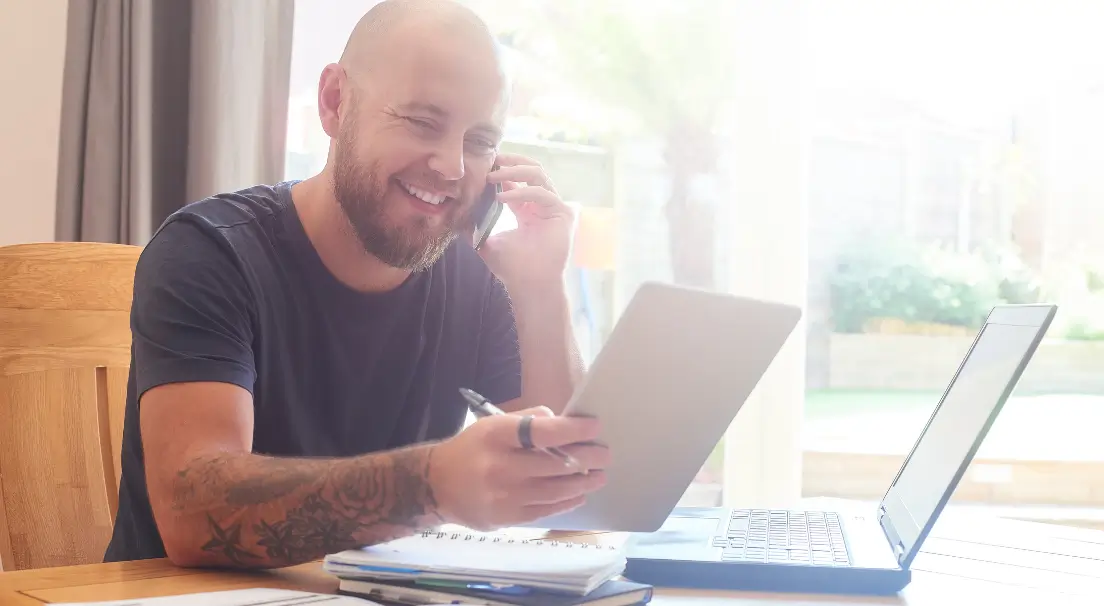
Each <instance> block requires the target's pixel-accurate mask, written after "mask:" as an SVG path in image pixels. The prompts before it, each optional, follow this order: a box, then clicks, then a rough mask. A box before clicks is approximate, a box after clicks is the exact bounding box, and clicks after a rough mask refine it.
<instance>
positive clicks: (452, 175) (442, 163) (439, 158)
mask: <svg viewBox="0 0 1104 606" xmlns="http://www.w3.org/2000/svg"><path fill="white" fill-rule="evenodd" d="M429 168H430V169H431V170H433V171H434V172H436V173H437V174H439V175H441V178H442V179H446V180H448V181H459V180H460V179H463V178H464V143H463V141H460V142H453V141H442V142H441V144H440V145H438V146H437V148H436V149H435V150H433V155H432V156H431V157H430V159H429Z"/></svg>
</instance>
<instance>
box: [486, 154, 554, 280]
mask: <svg viewBox="0 0 1104 606" xmlns="http://www.w3.org/2000/svg"><path fill="white" fill-rule="evenodd" d="M497 164H498V166H499V168H498V170H496V171H493V172H491V173H490V174H489V175H488V176H487V180H488V181H489V182H491V183H501V184H502V193H500V194H499V195H498V199H499V200H500V201H501V202H502V203H503V204H505V205H506V206H508V207H509V208H510V210H511V211H512V212H513V213H514V216H515V217H517V223H518V226H517V229H512V230H509V231H505V232H501V233H497V234H495V235H493V236H491V237H490V238H488V239H487V241H486V242H484V244H483V246H482V247H481V248H480V250H479V253H480V255H481V256H482V257H483V260H484V261H485V262H486V263H487V266H488V267H489V268H490V269H491V271H492V272H494V274H495V275H496V276H498V279H499V280H502V283H503V284H505V285H506V289H507V290H508V291H513V290H515V289H526V288H542V287H547V286H559V285H562V283H563V273H564V270H565V269H566V268H567V261H568V256H569V255H570V253H571V238H572V232H573V230H574V228H575V211H574V210H573V209H572V208H571V207H570V206H568V205H567V204H566V203H565V202H564V201H563V200H561V199H560V196H559V194H557V193H556V188H555V187H554V186H553V185H552V180H551V179H549V178H548V175H547V174H545V172H544V168H542V167H541V165H540V163H538V162H537V161H536V160H533V159H531V158H527V157H525V156H520V155H517V154H499V155H498V159H497Z"/></svg>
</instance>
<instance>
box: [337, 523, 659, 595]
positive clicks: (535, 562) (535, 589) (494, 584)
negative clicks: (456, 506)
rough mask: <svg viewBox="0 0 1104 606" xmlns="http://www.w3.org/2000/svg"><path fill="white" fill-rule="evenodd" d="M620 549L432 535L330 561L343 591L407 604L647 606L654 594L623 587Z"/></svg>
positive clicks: (632, 585)
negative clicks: (588, 605)
mask: <svg viewBox="0 0 1104 606" xmlns="http://www.w3.org/2000/svg"><path fill="white" fill-rule="evenodd" d="M625 564H626V559H625V554H624V552H623V551H622V550H621V549H620V548H619V547H611V546H608V545H604V546H603V545H595V544H586V543H572V542H560V541H547V540H539V539H537V540H534V539H530V540H519V539H514V538H510V537H508V536H495V535H488V534H480V533H464V532H461V533H450V532H428V533H423V534H421V535H416V536H412V537H407V538H402V539H397V540H394V541H390V542H387V543H382V544H380V545H374V546H371V547H366V548H363V549H354V550H349V551H343V552H341V553H335V554H331V555H328V556H327V557H326V559H325V561H324V563H323V566H324V568H325V570H326V571H327V572H329V573H331V574H333V575H335V576H337V577H338V578H339V579H341V584H340V587H341V590H342V591H346V592H350V593H353V594H356V595H363V596H367V597H368V598H370V599H374V600H380V601H385V602H398V603H403V604H434V603H436V604H450V603H451V604H478V605H482V606H574V605H577V604H583V603H587V604H591V605H592V606H593V605H601V606H622V605H626V604H635V603H640V602H647V601H649V599H650V598H651V589H652V588H651V587H650V586H647V585H638V584H636V583H629V582H627V581H621V580H617V577H618V576H620V575H621V573H622V572H623V571H624V570H625Z"/></svg>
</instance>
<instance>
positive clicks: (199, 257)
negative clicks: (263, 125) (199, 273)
mask: <svg viewBox="0 0 1104 606" xmlns="http://www.w3.org/2000/svg"><path fill="white" fill-rule="evenodd" d="M289 188H290V185H289V184H286V183H279V184H276V185H257V186H253V187H250V188H247V189H241V190H237V191H233V192H227V193H221V194H216V195H213V196H210V197H207V198H204V199H202V200H198V201H196V202H191V203H189V204H187V205H186V206H184V207H182V208H180V209H178V210H177V211H175V212H173V213H172V214H171V215H169V216H168V217H167V218H166V219H165V221H164V222H162V224H161V226H160V227H159V228H158V229H157V231H156V232H155V233H154V234H153V237H152V238H150V241H149V242H148V243H147V244H146V246H145V249H144V250H143V252H142V260H141V261H139V268H140V269H141V268H142V267H143V266H145V268H146V269H147V272H146V274H147V276H148V275H149V273H150V272H151V271H153V272H158V271H173V270H182V271H191V270H194V269H196V268H199V267H203V266H205V267H206V268H207V269H208V270H209V271H213V270H215V269H217V268H229V267H235V268H236V269H241V268H242V267H243V266H245V265H254V264H255V263H256V262H258V261H260V260H261V259H260V258H258V257H264V256H266V255H269V254H270V251H271V250H272V246H271V244H272V242H273V241H274V240H275V239H276V238H278V235H279V230H280V218H281V215H282V214H283V213H284V212H287V210H288V207H289V206H290V193H289Z"/></svg>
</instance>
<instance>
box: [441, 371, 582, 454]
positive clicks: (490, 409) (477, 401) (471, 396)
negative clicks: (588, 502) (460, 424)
mask: <svg viewBox="0 0 1104 606" xmlns="http://www.w3.org/2000/svg"><path fill="white" fill-rule="evenodd" d="M460 395H462V396H464V399H465V400H467V401H468V409H470V410H471V411H472V413H473V414H475V416H477V417H489V416H492V415H504V414H506V413H505V412H502V409H500V408H499V407H497V406H495V405H494V404H492V403H491V402H490V400H488V399H487V398H484V397H483V396H481V395H479V394H478V393H476V392H474V391H472V390H470V389H467V388H465V387H461V388H460ZM540 450H543V451H544V452H547V453H548V454H551V455H553V456H557V457H560V458H561V459H563V461H564V464H565V465H567V466H570V467H576V468H578V469H580V470H581V471H582V473H586V472H587V470H585V469H583V466H582V465H581V464H580V463H579V461H578V460H576V459H575V457H573V456H571V455H569V454H567V453H566V452H564V451H562V450H560V449H559V448H556V447H549V448H541V449H540Z"/></svg>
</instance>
